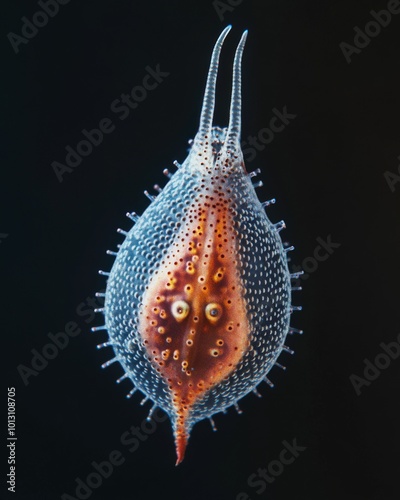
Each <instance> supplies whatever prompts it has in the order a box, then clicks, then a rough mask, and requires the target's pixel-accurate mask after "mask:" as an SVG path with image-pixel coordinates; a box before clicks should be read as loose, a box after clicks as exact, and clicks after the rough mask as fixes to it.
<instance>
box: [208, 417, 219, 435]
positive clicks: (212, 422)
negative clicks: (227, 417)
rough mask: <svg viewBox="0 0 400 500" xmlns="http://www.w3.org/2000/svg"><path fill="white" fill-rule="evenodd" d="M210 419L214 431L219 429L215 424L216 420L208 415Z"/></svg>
mask: <svg viewBox="0 0 400 500" xmlns="http://www.w3.org/2000/svg"><path fill="white" fill-rule="evenodd" d="M208 420H209V421H210V424H211V428H212V430H213V431H214V432H216V431H217V426H216V425H215V422H214V420H213V419H212V417H208Z"/></svg>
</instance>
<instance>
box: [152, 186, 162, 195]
mask: <svg viewBox="0 0 400 500" xmlns="http://www.w3.org/2000/svg"><path fill="white" fill-rule="evenodd" d="M153 189H154V191H157V193H161V191H162V188H161V187H160V186H159V185H158V184H154V186H153Z"/></svg>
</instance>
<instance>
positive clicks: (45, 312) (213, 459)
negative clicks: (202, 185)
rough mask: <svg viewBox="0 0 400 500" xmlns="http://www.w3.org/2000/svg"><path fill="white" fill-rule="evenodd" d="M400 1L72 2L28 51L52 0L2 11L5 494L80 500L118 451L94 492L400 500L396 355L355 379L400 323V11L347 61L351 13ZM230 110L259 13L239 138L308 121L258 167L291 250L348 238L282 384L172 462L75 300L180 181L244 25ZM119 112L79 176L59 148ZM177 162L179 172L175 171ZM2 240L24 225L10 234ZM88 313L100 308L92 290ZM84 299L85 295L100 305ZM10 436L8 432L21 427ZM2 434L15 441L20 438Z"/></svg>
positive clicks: (306, 298) (303, 296) (320, 275)
mask: <svg viewBox="0 0 400 500" xmlns="http://www.w3.org/2000/svg"><path fill="white" fill-rule="evenodd" d="M386 7H387V1H382V0H374V1H346V2H344V1H329V2H327V1H321V0H318V1H316V0H314V1H302V2H299V1H294V0H293V1H289V0H279V1H278V0H269V1H268V2H266V1H258V2H257V1H251V0H243V2H241V3H239V4H238V5H237V6H236V7H235V8H233V9H232V11H231V12H225V13H224V19H223V20H221V19H220V18H219V16H218V14H217V12H216V9H215V8H214V7H213V4H212V1H211V0H210V1H203V2H200V1H197V2H189V1H178V0H175V1H173V0H170V1H168V2H162V1H160V0H158V1H154V0H153V1H150V2H133V1H129V0H127V1H114V2H111V1H109V2H106V1H95V0H92V1H84V2H78V1H76V0H72V1H71V2H69V3H68V4H67V5H64V6H60V11H59V13H58V14H57V15H56V16H55V17H54V18H53V19H50V21H49V22H48V24H47V26H45V27H43V28H41V29H40V30H39V33H38V34H37V35H36V36H35V37H34V38H32V39H31V40H30V41H29V43H28V44H26V45H21V46H20V47H19V49H20V51H19V53H18V54H16V53H15V52H14V50H13V48H12V46H11V44H10V42H9V40H8V39H7V34H8V33H9V32H14V33H17V34H21V26H22V21H21V17H22V16H27V17H28V18H29V19H32V17H33V15H34V14H35V12H37V10H39V7H38V5H37V3H36V2H28V1H19V2H11V1H8V0H7V1H6V2H4V3H3V5H2V15H1V17H2V25H1V37H2V42H1V45H2V49H3V54H4V55H3V57H2V76H1V82H2V91H1V100H2V104H3V111H2V123H3V125H2V140H1V143H2V152H1V153H2V162H1V172H0V176H1V178H0V185H1V191H0V193H1V196H0V207H1V212H0V233H1V234H3V237H2V238H1V240H0V242H1V244H0V276H1V290H2V300H1V311H2V313H1V334H2V337H1V338H2V348H1V353H2V363H1V364H2V365H3V364H4V362H5V364H6V366H7V370H6V375H5V376H4V377H3V380H2V382H3V389H2V395H1V398H2V400H3V402H2V403H1V407H2V408H3V417H2V420H1V421H2V425H3V431H2V433H1V434H2V436H3V437H4V438H5V436H6V424H7V422H6V398H7V387H10V386H14V387H15V388H16V400H17V436H18V441H17V493H16V494H11V493H8V492H7V490H6V473H7V470H8V466H7V465H6V452H5V451H4V454H3V465H4V468H2V477H1V483H2V490H1V491H2V492H3V493H1V495H2V497H1V498H17V499H24V500H25V499H28V500H31V499H32V500H36V499H40V500H47V499H58V498H61V496H62V494H63V493H68V494H69V495H72V497H75V498H76V496H75V488H76V482H75V480H76V478H78V477H80V478H81V479H82V480H85V479H86V477H87V475H88V474H90V473H91V472H92V471H93V469H92V466H91V462H92V461H97V462H101V461H103V460H108V457H109V454H110V453H111V452H112V451H113V450H120V451H121V452H122V454H123V456H124V458H125V463H124V464H123V465H121V466H120V467H116V469H115V471H114V473H113V474H112V475H111V477H109V478H108V479H104V481H103V484H102V485H101V486H100V487H99V488H98V489H95V490H94V491H93V493H92V495H91V496H90V498H93V499H118V500H128V499H129V500H131V499H136V498H138V499H158V498H174V499H210V500H211V499H224V500H225V499H235V498H236V497H237V495H239V493H241V492H246V493H247V494H248V496H249V498H251V499H257V498H268V499H289V498H290V499H301V500H303V499H304V500H305V499H307V500H308V499H314V498H315V499H317V498H318V499H320V498H324V499H337V498H340V499H341V500H346V499H351V500H356V499H357V500H358V499H379V500H381V499H384V500H386V499H388V500H391V499H395V498H398V486H399V481H398V478H399V473H400V465H399V462H400V459H399V434H400V433H399V411H398V407H399V405H398V399H399V383H398V381H399V365H400V361H399V360H397V361H392V362H391V364H390V366H389V367H388V368H387V369H385V370H382V373H381V374H380V376H379V377H378V378H377V379H376V380H375V381H373V382H372V383H371V385H370V386H369V387H366V386H365V387H363V388H362V389H361V395H359V396H357V394H356V392H355V389H354V387H353V385H352V383H351V381H350V379H349V377H350V375H351V374H356V375H359V376H363V369H364V363H363V360H364V359H369V360H370V361H371V362H373V361H374V359H375V357H376V356H377V355H378V354H379V353H380V352H382V349H381V347H380V346H379V344H380V342H382V341H383V342H386V343H387V342H391V341H395V339H396V337H397V335H398V333H399V319H400V318H399V307H398V296H399V294H398V283H399V269H398V255H399V242H400V232H399V225H398V220H399V200H400V184H397V185H395V186H394V192H392V190H391V189H390V187H389V185H388V182H387V181H386V179H385V177H384V173H385V172H387V171H390V172H393V173H395V174H398V164H399V159H398V156H399V155H400V143H399V104H400V99H399V90H398V89H399V76H400V74H399V41H400V15H397V16H393V18H392V21H391V23H390V24H389V26H388V27H387V28H385V29H382V32H381V33H380V34H379V35H378V36H377V37H375V38H373V39H372V40H371V42H370V43H369V45H368V46H367V47H365V48H364V49H362V50H361V52H360V53H359V54H354V55H353V56H352V60H351V63H350V64H348V63H347V62H346V60H345V57H344V55H343V53H342V51H341V49H340V47H339V44H340V43H341V42H343V41H346V42H348V43H353V37H354V31H353V28H354V27H355V26H359V27H361V28H364V27H365V24H366V23H367V22H368V21H370V20H371V19H372V17H371V15H370V10H371V9H375V10H380V9H383V8H386ZM228 23H231V24H232V25H233V29H232V31H231V33H230V35H229V36H228V38H227V40H226V43H225V46H224V50H223V53H222V60H221V68H220V74H219V79H218V92H217V109H216V117H215V123H217V124H220V125H226V122H227V113H228V106H229V97H230V83H231V63H232V57H233V53H234V49H235V47H236V44H237V42H238V40H239V38H240V35H241V32H242V30H243V29H246V28H248V29H249V37H248V42H247V45H246V50H245V55H244V60H243V139H246V138H247V137H248V136H249V135H251V134H253V135H254V134H257V133H258V131H259V130H260V129H262V128H265V127H268V123H269V120H270V119H271V117H272V116H273V115H272V109H273V108H274V107H276V108H277V109H283V107H284V106H287V109H288V112H290V113H293V114H296V115H297V116H296V118H295V119H294V120H293V121H292V122H291V123H290V124H289V125H288V126H287V127H286V128H285V130H284V131H283V132H281V133H280V134H277V135H276V137H275V139H274V140H273V141H272V142H271V143H270V144H269V145H267V147H265V149H264V150H263V151H260V152H258V154H257V157H256V158H255V160H254V161H252V162H250V163H248V165H247V167H248V170H254V169H255V168H257V167H260V168H261V169H262V176H261V177H262V179H263V181H264V187H263V188H262V189H260V190H258V194H259V197H260V199H261V200H265V199H269V198H271V197H276V198H277V203H276V205H274V206H273V207H271V208H269V209H268V215H269V217H270V219H271V220H272V221H274V222H275V221H278V220H280V219H284V220H285V221H286V224H287V227H288V229H287V230H285V231H284V233H282V234H283V235H284V238H285V239H287V240H288V241H290V242H291V243H293V244H294V245H295V246H296V250H295V251H294V252H292V262H293V264H297V265H301V264H302V262H303V260H304V259H305V258H307V257H310V256H312V255H313V252H314V250H315V248H316V246H317V245H318V243H317V241H316V239H317V238H318V237H319V238H322V239H326V238H327V237H328V235H331V238H332V240H333V241H334V242H335V243H340V247H339V248H337V249H335V250H334V252H333V254H332V255H331V256H330V257H329V259H327V260H326V261H324V262H321V263H320V264H319V266H318V269H317V270H316V271H315V272H313V273H312V274H310V275H309V278H308V279H307V280H304V281H303V292H301V293H300V294H299V295H298V297H296V296H295V300H294V303H295V304H302V305H303V311H302V312H300V313H299V312H296V313H295V317H294V318H293V320H294V321H293V323H294V325H295V326H298V327H300V328H303V329H304V331H305V333H304V335H303V336H296V337H294V336H293V338H290V339H289V340H288V344H289V345H290V346H291V347H292V348H293V349H294V350H295V351H296V354H295V356H293V357H292V356H290V355H289V354H286V353H283V354H282V356H281V358H280V362H281V363H283V364H285V365H286V366H287V367H288V369H287V371H286V373H284V372H281V371H279V368H273V370H272V371H271V372H270V378H271V379H272V380H273V381H274V382H275V384H276V387H275V388H274V389H273V390H270V389H269V388H268V387H267V386H266V385H265V386H263V387H261V388H260V389H259V390H260V392H261V393H262V394H263V398H262V399H257V398H256V397H255V396H254V395H249V396H247V397H246V398H245V399H244V400H243V401H242V402H241V408H242V409H243V411H244V412H243V414H242V415H240V416H239V415H237V414H236V413H235V411H233V410H229V412H228V414H227V415H226V416H223V415H217V416H216V418H215V422H216V424H217V427H218V428H219V430H218V432H216V433H213V432H212V430H211V427H210V425H209V423H208V422H207V421H204V422H201V423H199V424H197V425H196V426H195V428H194V430H193V433H192V436H191V440H190V444H189V447H188V450H187V456H186V458H185V461H184V462H183V463H182V464H181V465H180V466H179V467H175V466H174V462H175V452H174V446H173V438H172V433H171V428H170V425H169V423H168V421H165V422H164V423H161V424H159V425H158V426H157V430H156V431H155V432H154V433H152V434H151V435H149V437H148V439H147V440H146V441H144V442H143V443H141V444H140V446H139V448H138V449H137V450H136V451H135V452H134V453H130V452H129V451H128V449H127V447H124V446H123V445H122V444H121V441H120V439H121V435H122V434H123V433H124V432H125V431H127V430H129V428H130V427H131V426H132V425H136V426H140V425H141V423H142V422H143V420H144V419H145V417H146V416H147V413H148V407H149V403H147V404H146V405H145V406H144V407H142V406H140V405H139V402H140V399H141V397H140V396H138V395H135V396H134V397H133V398H132V400H126V399H125V397H124V395H125V394H126V393H127V392H128V391H129V389H130V387H131V386H130V384H129V383H128V382H126V381H125V382H123V383H121V384H120V385H116V384H115V379H116V378H118V377H119V376H120V375H121V369H120V367H119V366H117V365H113V366H111V367H109V368H107V369H106V370H101V368H100V365H101V363H103V362H104V361H105V360H107V359H108V358H109V357H110V353H109V352H107V349H105V350H102V351H98V350H96V345H97V344H98V343H100V342H104V341H105V340H106V338H107V336H106V333H105V332H99V333H95V334H91V333H90V327H92V326H94V325H99V324H101V318H99V317H96V319H95V320H93V321H90V319H91V317H90V314H86V315H84V316H82V315H81V316H79V314H78V313H77V308H78V306H79V305H80V304H82V302H85V301H86V298H87V297H92V296H93V295H94V293H95V292H96V291H97V290H100V289H101V288H103V287H104V282H105V281H104V279H103V278H102V277H101V276H99V275H98V274H97V270H98V269H106V270H108V269H109V268H110V267H111V263H112V258H111V257H109V256H107V255H106V254H105V250H106V249H107V248H112V249H115V248H116V245H117V244H118V243H120V242H121V240H122V238H121V236H120V235H118V234H117V233H116V232H115V229H116V228H117V227H122V228H124V229H129V228H130V227H131V225H130V222H129V220H128V219H125V217H124V214H125V213H126V212H127V211H132V210H135V211H137V212H138V213H142V211H143V210H145V208H146V206H147V205H148V200H147V198H146V197H145V196H144V195H143V190H144V189H149V188H151V187H152V186H153V184H154V183H160V184H162V183H165V181H166V178H164V176H163V175H162V170H163V169H164V168H166V167H167V168H171V165H172V161H173V160H175V159H177V160H179V161H183V160H184V158H185V155H186V148H187V142H186V141H187V140H188V139H190V138H191V137H193V136H194V134H195V133H196V130H197V125H198V118H199V111H200V106H201V100H202V95H203V90H204V84H205V78H206V72H207V68H208V63H209V58H210V54H211V49H212V46H213V44H214V42H215V40H216V38H217V36H218V35H219V33H220V31H221V30H222V29H223V28H224V27H225V26H226V25H227V24H228ZM157 64H159V65H160V68H161V70H162V71H166V72H169V73H170V75H169V76H168V77H167V78H165V80H164V81H163V82H162V83H161V84H160V85H159V86H158V88H157V89H155V90H154V91H151V92H149V95H148V96H147V98H146V99H145V100H144V101H143V102H141V103H140V105H139V106H138V108H137V109H135V110H133V111H132V112H131V113H130V115H129V117H128V118H127V119H126V120H124V121H122V120H120V119H119V118H118V116H117V115H116V114H115V113H112V111H111V110H110V104H111V102H112V101H113V100H114V99H116V98H118V97H119V96H120V94H121V93H128V92H130V90H131V89H132V87H134V86H136V85H140V84H141V82H142V79H143V77H144V75H145V74H146V70H145V68H146V66H148V65H149V66H151V67H155V66H156V65H157ZM106 117H109V118H112V120H113V123H114V124H115V130H114V132H113V133H111V134H110V135H108V136H105V137H104V140H103V142H102V144H101V145H99V146H98V147H96V148H94V150H93V152H92V153H91V155H90V156H88V157H86V158H84V159H83V161H82V163H81V164H80V165H79V166H78V167H76V169H75V170H74V171H73V172H72V173H66V174H64V176H63V179H62V182H59V180H58V179H57V177H56V175H55V173H54V171H53V169H52V167H51V163H52V162H53V161H60V162H64V159H65V154H66V152H65V147H66V146H67V145H70V146H71V147H75V146H76V144H77V143H78V142H79V141H80V140H81V139H82V138H83V136H82V133H81V130H82V129H83V128H86V129H89V130H90V129H92V128H95V127H97V126H98V123H99V121H100V120H101V119H103V118H106ZM171 170H173V167H172V168H171ZM4 235H8V236H7V237H5V236H4ZM81 307H82V306H81ZM84 307H86V306H84ZM70 321H75V322H76V323H77V324H78V326H79V328H80V329H81V330H82V332H81V333H80V334H79V335H78V336H76V337H74V338H71V339H70V342H69V345H68V346H67V347H66V348H65V349H64V350H63V351H61V352H60V353H59V354H58V356H57V357H56V358H55V359H53V360H51V361H49V363H48V366H47V367H46V368H45V369H44V370H43V371H41V372H38V374H37V375H36V376H31V377H29V379H28V385H25V384H24V383H23V381H22V379H21V376H20V375H19V373H18V371H17V367H18V366H19V365H25V366H30V362H31V358H32V353H31V350H32V349H37V350H39V351H41V350H42V348H43V346H44V345H45V344H47V343H48V337H47V334H48V333H49V332H53V333H57V332H59V331H63V330H64V328H65V325H66V323H68V322H70ZM295 438H296V439H297V442H298V444H299V445H301V446H303V447H306V450H305V451H303V452H301V453H300V456H299V457H298V458H297V459H296V460H295V462H294V463H293V464H291V465H288V466H286V467H285V469H284V470H283V472H282V474H281V475H280V476H278V477H277V478H276V479H275V481H274V482H273V484H269V485H268V486H267V489H266V490H265V491H264V492H262V493H261V494H258V493H257V488H254V487H251V486H249V485H248V483H247V481H248V478H249V476H250V475H251V474H254V473H256V472H257V470H258V469H259V468H264V467H266V466H267V465H268V464H269V463H270V462H271V460H275V459H277V458H278V457H279V453H280V451H281V449H282V448H283V445H282V441H283V440H287V441H290V442H291V441H292V440H293V439H295ZM3 442H4V443H5V439H4V440H3ZM4 449H5V444H4Z"/></svg>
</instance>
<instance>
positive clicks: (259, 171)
mask: <svg viewBox="0 0 400 500" xmlns="http://www.w3.org/2000/svg"><path fill="white" fill-rule="evenodd" d="M259 174H261V170H260V169H259V168H257V169H256V170H253V171H252V172H249V173H248V176H249V177H250V179H251V178H253V177H256V176H257V175H259Z"/></svg>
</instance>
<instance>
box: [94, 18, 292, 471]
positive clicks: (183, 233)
mask: <svg viewBox="0 0 400 500" xmlns="http://www.w3.org/2000/svg"><path fill="white" fill-rule="evenodd" d="M229 30H230V27H229V26H228V27H227V28H226V29H225V30H224V31H223V32H222V33H221V35H220V37H219V38H218V40H217V42H216V45H215V47H214V51H213V54H212V58H211V64H210V70H209V74H208V78H207V85H206V91H205V96H204V101H203V108H202V112H201V118H200V126H199V131H198V133H197V134H196V137H195V139H194V141H193V142H192V147H191V150H190V152H189V155H188V157H187V158H186V160H185V161H184V163H183V164H182V165H180V166H179V168H178V170H177V172H176V173H175V174H174V175H171V174H169V172H168V173H167V175H168V177H170V180H169V182H168V183H167V185H166V186H165V188H164V189H162V190H161V189H159V191H160V194H158V195H157V196H156V197H155V199H154V201H152V203H151V204H150V206H149V207H148V208H147V210H146V211H145V212H144V213H143V215H142V216H141V217H140V218H138V217H137V216H136V214H134V216H132V214H129V216H130V218H132V219H133V220H134V221H135V222H136V223H135V225H134V227H133V228H132V229H131V230H130V231H129V232H128V233H127V235H126V238H125V241H124V242H123V244H122V245H121V246H120V249H119V251H118V253H117V255H116V259H115V262H114V265H113V267H112V269H111V272H110V274H109V276H108V280H107V288H106V293H105V307H104V314H105V326H106V328H107V330H108V333H109V337H110V342H109V343H106V344H104V345H112V347H113V349H114V352H115V358H113V360H117V361H119V362H120V363H121V365H122V367H123V368H124V370H125V372H126V375H125V376H123V377H121V379H120V380H122V379H124V378H129V379H130V380H131V381H132V382H133V384H134V386H135V388H137V389H138V390H140V391H141V392H143V393H144V395H145V396H146V400H147V399H149V400H151V401H153V403H154V405H153V407H152V409H153V410H154V407H155V406H158V407H160V408H162V409H163V410H164V411H166V412H167V413H168V415H169V417H170V419H171V421H172V425H173V429H174V434H175V442H176V451H177V463H179V462H180V461H182V459H183V457H184V453H185V448H186V445H187V441H188V439H189V435H190V430H191V428H192V427H193V425H194V424H195V423H196V422H197V421H199V420H202V419H204V418H211V417H212V415H214V414H215V413H217V412H220V411H224V410H225V409H226V408H227V407H229V406H232V405H234V406H235V407H237V401H238V400H239V399H240V398H242V397H243V396H245V395H246V394H247V393H249V392H251V391H253V392H254V391H255V388H256V386H257V385H258V384H259V383H260V382H262V381H263V380H264V379H265V378H266V375H267V373H268V372H269V370H270V369H271V367H272V366H273V365H274V363H275V362H276V360H277V358H278V356H279V355H280V353H281V351H282V349H284V348H285V347H286V346H285V345H284V340H285V337H286V335H287V333H288V331H289V318H290V314H291V311H292V309H291V288H290V279H291V276H290V274H289V271H288V265H287V257H286V252H285V249H284V247H283V245H282V241H281V239H280V236H279V231H278V229H277V227H276V226H275V225H274V224H272V223H271V222H270V221H269V219H268V217H267V216H266V214H265V212H264V208H263V206H266V204H265V203H264V205H262V204H261V203H260V201H259V200H258V198H257V196H256V193H255V190H254V187H253V184H252V181H251V177H252V176H251V175H248V174H247V172H246V169H245V166H244V161H243V155H242V152H241V149H240V123H241V120H240V115H241V90H240V87H241V85H240V84H241V75H240V67H241V57H242V53H243V48H244V43H245V40H246V36H247V32H245V33H244V34H243V36H242V38H241V40H240V42H239V45H238V48H237V51H236V55H235V59H234V67H233V85H232V96H231V108H230V118H229V126H228V127H227V128H224V129H221V128H219V127H213V126H212V118H213V111H214V100H215V82H216V76H217V69H218V60H219V54H220V51H221V47H222V44H223V41H224V39H225V37H226V35H227V33H228V32H229ZM286 349H287V348H286ZM279 366H280V367H282V365H279ZM282 368H284V367H282ZM268 383H270V384H272V383H271V382H270V381H268ZM134 390H136V389H133V390H132V391H131V393H130V395H131V394H132V393H133V392H134Z"/></svg>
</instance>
